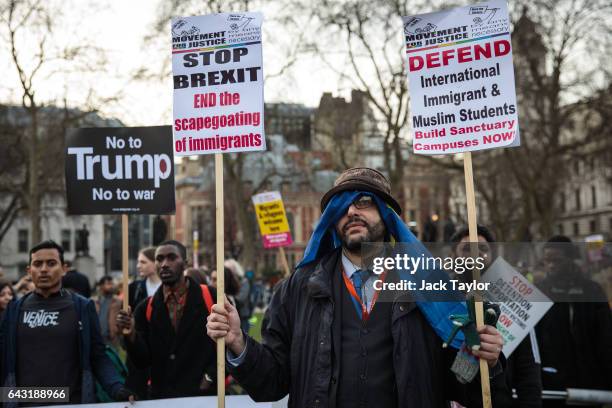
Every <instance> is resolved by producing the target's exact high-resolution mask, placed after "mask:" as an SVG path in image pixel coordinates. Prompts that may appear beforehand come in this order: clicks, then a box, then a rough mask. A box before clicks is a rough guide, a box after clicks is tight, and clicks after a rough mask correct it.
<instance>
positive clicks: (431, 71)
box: [403, 0, 520, 155]
mask: <svg viewBox="0 0 612 408" xmlns="http://www.w3.org/2000/svg"><path fill="white" fill-rule="evenodd" d="M403 22H404V38H405V41H406V54H407V71H408V80H409V85H410V108H411V115H412V138H413V140H412V142H413V150H414V153H415V154H430V155H435V154H449V153H460V152H467V151H474V150H483V149H491V148H495V147H502V146H518V145H519V144H520V138H519V130H518V115H517V106H516V93H515V89H514V69H513V65H512V44H511V40H510V18H509V16H508V9H507V7H506V2H505V1H504V0H492V1H489V2H487V3H482V4H479V5H475V6H466V7H459V8H454V9H450V10H445V11H441V12H437V13H428V14H420V15H415V16H409V17H404V18H403Z"/></svg>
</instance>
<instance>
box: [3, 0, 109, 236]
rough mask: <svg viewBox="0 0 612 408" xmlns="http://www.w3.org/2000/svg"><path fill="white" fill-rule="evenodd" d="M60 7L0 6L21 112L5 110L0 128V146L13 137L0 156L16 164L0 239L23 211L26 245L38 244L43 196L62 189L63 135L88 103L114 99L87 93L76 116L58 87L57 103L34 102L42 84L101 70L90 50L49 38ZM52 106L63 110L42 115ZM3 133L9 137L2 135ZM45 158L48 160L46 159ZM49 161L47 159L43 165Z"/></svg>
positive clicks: (24, 0)
mask: <svg viewBox="0 0 612 408" xmlns="http://www.w3.org/2000/svg"><path fill="white" fill-rule="evenodd" d="M61 6H62V5H61V4H60V3H55V2H45V1H41V0H5V1H2V2H1V3H0V36H1V37H2V39H3V40H4V42H5V44H6V46H7V48H8V50H6V51H8V53H9V55H10V62H11V65H12V66H13V67H14V69H15V71H16V73H17V81H18V87H16V89H19V93H20V97H19V99H20V101H21V110H19V109H13V110H6V111H5V113H6V115H4V116H3V119H4V120H3V123H2V124H1V125H0V126H2V132H0V133H1V136H2V138H3V139H2V140H3V141H8V142H10V141H11V140H13V137H16V139H14V143H13V144H9V145H10V146H12V149H9V150H8V151H7V152H6V154H7V155H8V157H7V158H8V159H9V163H14V164H16V166H12V167H11V169H10V171H11V172H13V173H16V177H15V178H14V179H13V184H12V185H7V183H6V182H4V183H2V186H1V187H2V190H3V191H2V192H3V193H7V192H8V194H9V195H8V196H5V198H6V199H5V202H6V203H8V204H7V206H6V207H5V208H4V209H3V212H2V215H1V216H0V218H1V219H2V220H3V224H2V225H1V226H0V239H1V238H2V237H3V233H6V231H7V230H8V228H9V227H10V224H11V223H12V221H13V220H14V219H15V217H16V216H17V214H18V212H19V211H21V210H27V211H28V213H29V216H30V219H31V240H32V242H38V241H40V240H41V216H42V213H43V208H42V203H43V198H44V197H45V194H46V193H48V192H54V191H57V189H58V188H59V189H60V191H61V189H62V188H63V166H62V165H61V163H62V162H61V160H62V159H61V158H62V157H63V150H59V149H57V148H58V147H62V146H63V139H64V131H65V129H66V128H67V127H68V126H70V125H74V124H76V123H78V122H79V121H81V120H82V119H83V118H85V117H86V116H87V114H88V113H90V112H93V111H95V107H94V102H98V103H100V104H103V103H109V102H110V101H111V100H115V99H116V98H118V97H119V95H115V96H113V97H111V98H106V99H101V98H98V97H97V96H96V94H95V93H94V92H93V90H91V89H90V91H89V92H88V93H87V94H86V95H85V101H84V102H83V103H82V109H81V110H78V111H77V110H74V109H69V108H68V101H67V99H66V94H67V90H66V88H64V89H62V88H61V85H60V92H63V93H64V96H63V97H62V100H60V101H58V100H57V99H56V100H55V101H54V100H53V99H47V100H44V99H43V97H41V96H40V94H41V92H39V91H40V89H41V88H42V85H43V83H45V82H46V83H47V84H48V83H50V82H52V81H54V80H55V77H57V76H60V75H61V76H66V75H70V74H75V73H76V74H79V75H83V73H85V72H87V73H92V72H96V71H97V70H104V62H105V60H104V58H103V54H102V53H101V51H100V50H99V49H97V48H95V47H93V46H90V45H77V46H62V45H61V44H60V43H59V41H58V40H57V38H56V37H54V29H55V27H56V24H57V22H58V21H59V20H60V17H61ZM83 89H87V88H86V87H84V88H83ZM58 102H59V103H58ZM58 104H59V105H60V106H62V105H63V108H62V109H60V110H59V111H58V109H55V108H52V109H50V110H47V107H52V105H55V106H57V105H58ZM7 130H10V132H14V133H11V134H8V132H7ZM58 141H59V143H58ZM50 153H53V155H52V156H47V155H48V154H50ZM49 157H53V159H52V160H49ZM58 158H59V159H58ZM58 161H59V165H58ZM4 174H7V173H4ZM13 176H15V174H13ZM9 184H10V183H9ZM19 189H20V190H19ZM16 190H17V192H16Z"/></svg>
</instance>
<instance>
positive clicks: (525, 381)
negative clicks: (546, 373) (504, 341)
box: [506, 336, 542, 408]
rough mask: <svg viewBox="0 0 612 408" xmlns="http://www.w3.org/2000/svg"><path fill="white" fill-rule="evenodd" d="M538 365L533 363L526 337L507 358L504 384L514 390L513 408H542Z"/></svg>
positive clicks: (529, 343) (529, 340) (528, 340)
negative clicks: (515, 396) (515, 395)
mask: <svg viewBox="0 0 612 408" xmlns="http://www.w3.org/2000/svg"><path fill="white" fill-rule="evenodd" d="M540 370H541V368H540V364H537V363H536V362H535V359H534V357H533V350H532V345H531V339H530V337H529V336H527V337H526V338H525V339H524V340H523V341H522V342H520V344H519V345H518V346H517V348H516V349H515V350H514V352H513V353H512V354H511V355H510V357H508V364H507V367H506V382H507V385H508V389H512V388H515V389H516V394H517V397H518V398H517V399H515V400H514V401H512V407H514V408H540V407H541V406H542V378H541V376H540Z"/></svg>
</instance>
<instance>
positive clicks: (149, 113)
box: [0, 0, 350, 126]
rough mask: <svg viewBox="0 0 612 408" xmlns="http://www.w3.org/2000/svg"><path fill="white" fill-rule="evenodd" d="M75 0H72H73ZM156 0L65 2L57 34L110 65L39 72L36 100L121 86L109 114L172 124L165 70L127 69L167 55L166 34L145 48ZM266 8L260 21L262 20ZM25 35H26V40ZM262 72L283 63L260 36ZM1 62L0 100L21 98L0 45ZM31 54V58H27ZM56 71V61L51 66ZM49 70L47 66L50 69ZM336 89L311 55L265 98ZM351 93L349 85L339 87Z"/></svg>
mask: <svg viewBox="0 0 612 408" xmlns="http://www.w3.org/2000/svg"><path fill="white" fill-rule="evenodd" d="M73 1H74V0H73ZM157 4H158V2H157V1H151V0H130V1H113V0H107V1H104V2H99V1H93V0H83V1H75V2H74V3H72V5H71V6H67V7H64V6H62V10H63V13H64V16H63V20H62V23H61V24H60V25H58V27H57V28H56V31H55V34H54V35H55V36H56V37H55V38H57V39H60V40H61V41H62V42H65V41H68V42H70V43H71V44H73V45H74V44H89V45H94V46H96V47H100V48H101V49H103V50H105V51H106V55H107V57H108V59H109V60H110V63H109V65H108V66H109V69H108V70H107V71H106V72H104V73H98V74H96V75H89V76H88V75H86V74H80V73H79V74H76V75H75V74H74V73H68V70H67V69H65V67H59V70H60V71H63V72H62V73H61V74H57V73H56V74H53V76H50V72H41V75H40V76H39V77H38V81H37V82H36V88H37V94H38V98H39V100H40V101H48V100H50V99H55V100H58V99H59V100H61V99H62V98H63V95H65V94H68V99H69V100H71V101H72V104H77V105H78V104H79V103H80V102H79V101H82V100H83V99H84V96H83V95H82V92H85V90H86V89H88V87H89V86H90V85H91V86H93V88H94V89H95V91H96V92H97V93H98V94H100V95H104V96H112V95H114V94H116V93H117V92H118V91H119V90H122V93H123V97H122V98H121V100H120V102H119V103H117V104H109V105H107V106H102V107H101V108H102V109H101V111H102V112H103V113H104V114H105V115H107V116H113V117H117V118H119V119H121V120H122V121H123V122H124V123H125V124H126V125H128V126H152V125H162V124H170V123H171V120H172V79H171V75H170V74H168V75H166V77H165V78H164V79H163V80H161V79H160V80H155V81H150V82H131V81H130V77H131V74H132V73H133V72H134V71H135V70H137V69H138V68H140V67H141V66H143V64H146V66H148V67H150V68H151V70H152V71H153V72H161V71H162V67H163V64H164V62H166V63H169V60H170V45H171V43H170V36H169V30H170V28H169V27H168V41H167V48H166V49H165V50H162V49H158V50H155V49H154V48H149V49H147V48H145V47H144V46H143V44H144V37H145V36H146V35H147V34H149V33H151V32H152V25H153V21H154V19H155V15H156V10H157ZM265 24H266V23H265V13H264V25H265ZM24 41H27V40H24ZM22 44H25V45H23V46H22V47H23V48H22V51H23V54H22V55H23V57H24V58H26V59H28V58H27V52H26V51H29V52H30V54H31V53H33V52H34V51H35V47H34V45H35V44H27V43H22ZM263 49H264V72H265V73H271V72H276V71H277V70H278V68H279V67H280V66H281V65H282V62H283V61H279V58H277V56H276V54H275V50H273V49H272V48H271V47H268V48H266V38H265V36H264V44H263ZM0 52H1V53H2V58H1V60H2V61H3V62H0V67H1V69H2V73H3V77H5V78H6V77H8V78H9V79H10V81H5V82H4V84H0V101H3V102H4V101H11V100H12V101H13V102H14V103H20V98H21V89H20V87H19V86H17V85H18V84H19V81H18V77H17V74H16V70H15V68H14V66H13V65H12V64H11V62H10V59H9V58H7V57H9V54H8V53H7V52H8V49H7V48H6V46H3V47H2V49H1V50H0ZM29 59H30V60H33V58H29ZM54 68H55V70H56V71H57V68H58V67H54ZM49 71H51V70H49ZM326 91H328V92H333V93H334V94H336V93H338V91H339V85H338V83H337V81H334V79H333V77H332V76H330V74H329V72H327V71H325V69H324V68H323V67H322V66H320V65H317V64H314V63H313V61H311V60H309V61H305V60H301V61H298V63H297V64H296V65H295V67H294V69H293V70H292V71H291V72H289V73H287V74H285V75H283V76H282V77H280V78H278V77H276V78H273V79H269V80H267V81H266V83H265V90H264V94H265V100H266V102H278V101H286V102H299V103H304V104H306V105H308V106H316V105H317V104H318V101H319V98H320V96H321V94H322V93H323V92H326ZM340 92H341V93H342V94H343V95H349V94H350V91H349V90H348V89H344V90H340Z"/></svg>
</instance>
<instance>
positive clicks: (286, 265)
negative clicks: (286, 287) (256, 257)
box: [278, 247, 291, 277]
mask: <svg viewBox="0 0 612 408" xmlns="http://www.w3.org/2000/svg"><path fill="white" fill-rule="evenodd" d="M278 252H279V255H280V258H281V263H282V264H283V269H284V270H285V277H288V276H289V275H290V274H291V270H290V269H289V263H288V262H287V257H286V256H285V248H283V247H278Z"/></svg>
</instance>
